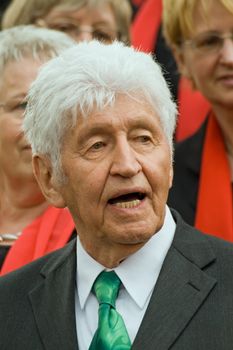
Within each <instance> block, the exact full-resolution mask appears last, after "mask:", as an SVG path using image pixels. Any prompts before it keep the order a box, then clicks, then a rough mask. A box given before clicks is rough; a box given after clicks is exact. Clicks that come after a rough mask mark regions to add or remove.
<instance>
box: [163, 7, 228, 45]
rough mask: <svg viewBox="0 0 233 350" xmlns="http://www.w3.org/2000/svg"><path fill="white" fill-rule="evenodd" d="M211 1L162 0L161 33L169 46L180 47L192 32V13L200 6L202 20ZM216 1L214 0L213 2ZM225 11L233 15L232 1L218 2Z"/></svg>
mask: <svg viewBox="0 0 233 350" xmlns="http://www.w3.org/2000/svg"><path fill="white" fill-rule="evenodd" d="M212 1H213V0H163V31H164V36H165V38H166V40H167V42H168V44H169V45H170V46H172V45H175V46H180V44H181V43H182V41H183V40H184V39H186V38H188V37H189V36H190V34H191V33H192V32H193V31H194V26H193V12H194V10H195V7H196V6H197V5H200V6H201V9H202V15H203V18H205V17H206V15H207V13H208V7H209V5H210V3H211V2H212ZM214 1H216V0H214ZM218 1H219V3H220V4H222V5H223V6H224V7H225V9H226V10H227V11H229V12H230V13H232V14H233V1H232V0H218Z"/></svg>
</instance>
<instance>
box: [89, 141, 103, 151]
mask: <svg viewBox="0 0 233 350" xmlns="http://www.w3.org/2000/svg"><path fill="white" fill-rule="evenodd" d="M103 147H104V142H102V141H98V142H95V143H94V144H93V145H92V146H91V149H92V150H99V149H101V148H103Z"/></svg>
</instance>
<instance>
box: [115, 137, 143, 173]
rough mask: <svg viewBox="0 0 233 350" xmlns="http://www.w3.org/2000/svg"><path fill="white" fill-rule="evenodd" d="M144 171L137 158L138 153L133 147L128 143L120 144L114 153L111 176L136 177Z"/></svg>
mask: <svg viewBox="0 0 233 350" xmlns="http://www.w3.org/2000/svg"><path fill="white" fill-rule="evenodd" d="M141 170H142V167H141V164H140V162H139V160H138V158H137V153H136V152H135V151H134V149H133V148H132V147H131V145H130V144H129V142H128V141H124V142H120V143H119V144H118V145H117V146H116V148H115V150H114V153H113V158H112V166H111V169H110V174H111V175H120V176H123V177H132V176H135V175H136V174H137V173H139V172H140V171H141Z"/></svg>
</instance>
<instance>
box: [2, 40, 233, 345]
mask: <svg viewBox="0 0 233 350" xmlns="http://www.w3.org/2000/svg"><path fill="white" fill-rule="evenodd" d="M175 117H176V108H175V105H174V103H173V102H172V100H171V98H170V94H169V90H168V88H167V85H166V83H165V81H164V79H163V76H162V74H161V70H160V68H159V67H158V65H157V64H156V63H155V62H154V61H153V59H152V57H151V56H150V55H147V54H144V53H140V52H137V51H135V50H133V49H132V48H129V47H124V46H123V44H120V43H117V42H115V43H113V44H111V45H109V46H105V45H103V44H101V43H99V42H95V41H93V42H90V43H81V44H78V45H77V46H75V47H73V48H71V49H68V50H66V51H65V52H64V53H62V54H61V56H59V57H58V58H55V59H53V60H52V61H50V62H49V63H47V64H46V66H45V67H43V69H42V70H41V71H40V73H39V76H38V77H37V79H36V81H35V82H34V83H33V85H32V87H31V90H30V93H29V97H28V107H27V110H26V116H25V120H24V131H25V132H26V135H27V137H28V139H29V141H30V142H31V145H32V152H33V166H34V171H35V174H36V177H37V180H38V182H39V184H40V186H41V189H42V191H43V193H44V195H45V197H46V198H47V199H48V200H49V201H50V202H51V203H52V204H53V205H55V206H57V207H59V208H63V207H65V206H67V207H68V208H69V210H70V212H71V214H72V216H73V219H74V221H75V225H76V229H77V232H78V233H79V234H78V237H77V240H75V241H72V242H70V243H69V244H68V245H67V246H66V247H65V248H63V249H61V250H59V251H57V252H55V253H52V254H50V255H47V256H46V257H43V258H41V259H40V260H37V261H35V262H33V263H31V264H30V265H27V266H26V267H24V268H22V269H20V270H18V271H16V272H14V273H11V274H9V275H7V276H6V277H3V278H2V279H1V280H0V310H1V312H0V326H1V337H0V348H1V349H6V350H8V349H14V350H18V349H24V350H27V349H28V350H29V349H30V350H31V349H38V350H40V349H41V350H42V349H50V350H54V349H61V350H63V349H64V350H73V349H80V350H87V349H90V350H94V349H96V350H97V349H98V350H104V349H112V350H117V349H120V350H126V349H137V350H141V349H146V350H152V349H159V350H165V349H182V350H183V349H185V350H187V349H189V350H190V349H195V350H197V349H206V348H208V350H216V349H222V350H227V349H231V348H232V344H233V331H232V321H233V281H232V273H233V246H232V245H231V244H230V243H227V242H224V241H220V240H218V239H216V238H213V237H208V236H206V235H203V234H202V233H200V232H198V231H197V230H196V229H194V228H192V227H190V226H188V225H187V224H185V223H184V222H183V221H182V219H181V217H180V216H179V215H178V214H177V213H176V212H171V211H170V210H169V208H168V207H167V206H166V201H167V196H168V191H169V188H170V187H171V184H172V134H173V129H174V126H175Z"/></svg>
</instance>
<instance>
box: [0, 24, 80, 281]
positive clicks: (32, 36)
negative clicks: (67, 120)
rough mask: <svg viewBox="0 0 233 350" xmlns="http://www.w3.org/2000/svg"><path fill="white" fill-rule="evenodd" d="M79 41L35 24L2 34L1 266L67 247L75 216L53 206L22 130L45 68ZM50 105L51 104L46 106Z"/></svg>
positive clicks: (12, 265) (7, 267)
mask: <svg viewBox="0 0 233 350" xmlns="http://www.w3.org/2000/svg"><path fill="white" fill-rule="evenodd" d="M74 44H75V42H74V41H73V40H71V38H69V37H68V36H67V35H65V34H63V33H59V32H57V31H53V30H48V29H39V28H36V27H33V26H19V27H15V28H12V29H8V30H4V31H2V32H0V192H1V197H0V267H1V265H3V266H2V271H1V273H2V274H3V273H6V272H9V271H11V270H13V269H15V268H17V267H20V266H22V265H24V264H26V263H28V262H30V261H32V260H33V259H35V258H38V257H39V256H42V255H43V254H45V253H48V252H50V251H52V250H54V249H56V248H60V247H62V246H63V245H64V244H65V243H66V242H67V241H68V240H69V239H70V237H71V235H72V231H73V229H74V224H73V220H72V219H71V216H70V214H69V212H68V210H66V209H57V208H53V207H51V206H49V205H48V203H47V202H46V200H45V198H44V197H43V195H42V193H41V191H40V189H39V186H38V185H37V182H36V180H35V178H34V175H33V171H32V166H31V148H30V146H29V145H28V143H27V141H26V140H25V137H24V135H23V133H22V131H21V125H22V120H23V114H24V109H25V107H26V100H25V98H26V95H27V92H28V89H29V86H30V84H31V83H32V81H33V80H34V79H35V77H36V75H37V72H38V69H39V68H40V66H41V65H42V64H43V63H45V62H46V61H48V60H49V59H50V58H52V57H54V56H56V55H58V54H59V53H60V52H61V51H63V50H64V49H66V48H68V47H70V46H72V45H74ZM45 108H46V106H45Z"/></svg>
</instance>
